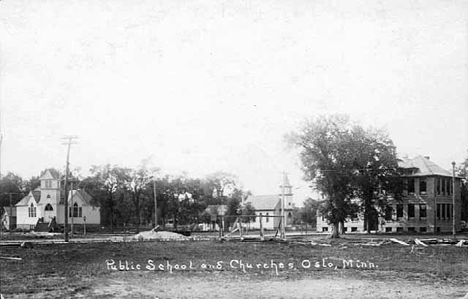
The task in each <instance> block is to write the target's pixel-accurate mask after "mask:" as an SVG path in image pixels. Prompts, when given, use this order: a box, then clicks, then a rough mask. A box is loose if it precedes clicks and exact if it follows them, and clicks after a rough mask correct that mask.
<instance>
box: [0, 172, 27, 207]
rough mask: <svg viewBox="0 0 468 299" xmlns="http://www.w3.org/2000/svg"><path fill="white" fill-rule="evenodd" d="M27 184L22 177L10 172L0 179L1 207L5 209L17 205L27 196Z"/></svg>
mask: <svg viewBox="0 0 468 299" xmlns="http://www.w3.org/2000/svg"><path fill="white" fill-rule="evenodd" d="M25 187H26V182H25V181H24V180H23V179H22V178H21V176H19V175H17V174H15V173H13V172H8V173H7V174H6V175H5V176H2V178H1V179H0V192H1V193H0V207H5V206H9V205H10V199H11V204H12V205H15V204H16V203H18V201H20V200H21V198H22V197H23V196H24V195H26V194H27V193H26V191H27V190H26V189H25Z"/></svg>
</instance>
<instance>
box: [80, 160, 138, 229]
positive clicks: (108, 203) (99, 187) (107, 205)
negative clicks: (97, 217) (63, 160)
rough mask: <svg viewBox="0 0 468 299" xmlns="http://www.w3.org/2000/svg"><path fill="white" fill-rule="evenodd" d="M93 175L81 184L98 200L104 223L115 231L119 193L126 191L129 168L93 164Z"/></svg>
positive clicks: (91, 170)
mask: <svg viewBox="0 0 468 299" xmlns="http://www.w3.org/2000/svg"><path fill="white" fill-rule="evenodd" d="M90 172H91V176H89V177H87V178H85V179H84V180H83V181H82V182H81V184H80V185H81V186H82V187H83V188H84V189H85V190H86V191H87V192H88V193H90V194H91V196H92V197H93V198H94V199H96V200H98V201H99V203H100V205H101V209H102V216H103V219H102V223H103V224H104V225H110V226H111V231H114V227H115V225H116V206H117V200H118V199H119V194H120V193H123V192H125V190H126V189H125V188H126V185H125V183H126V182H128V181H129V178H130V172H131V170H130V169H129V168H124V167H119V166H117V165H110V164H106V165H101V166H96V165H93V166H92V167H91V169H90Z"/></svg>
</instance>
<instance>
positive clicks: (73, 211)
mask: <svg viewBox="0 0 468 299" xmlns="http://www.w3.org/2000/svg"><path fill="white" fill-rule="evenodd" d="M70 186H71V187H70V200H71V202H70V209H71V229H70V231H71V235H72V236H73V232H74V230H73V218H75V209H74V207H73V181H71V182H70Z"/></svg>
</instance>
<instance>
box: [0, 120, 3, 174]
mask: <svg viewBox="0 0 468 299" xmlns="http://www.w3.org/2000/svg"><path fill="white" fill-rule="evenodd" d="M2 141H3V133H2V131H1V128H0V179H1V178H2Z"/></svg>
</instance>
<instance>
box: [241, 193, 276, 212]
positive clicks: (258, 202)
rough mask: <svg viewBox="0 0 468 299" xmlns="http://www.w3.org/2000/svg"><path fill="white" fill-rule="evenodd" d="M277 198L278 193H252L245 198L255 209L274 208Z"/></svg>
mask: <svg viewBox="0 0 468 299" xmlns="http://www.w3.org/2000/svg"><path fill="white" fill-rule="evenodd" d="M279 200H280V197H279V195H278V194H269V195H254V196H249V197H248V198H247V202H250V203H251V204H252V206H253V207H254V208H255V209H256V210H274V209H275V208H276V206H277V205H278V203H279Z"/></svg>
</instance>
